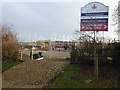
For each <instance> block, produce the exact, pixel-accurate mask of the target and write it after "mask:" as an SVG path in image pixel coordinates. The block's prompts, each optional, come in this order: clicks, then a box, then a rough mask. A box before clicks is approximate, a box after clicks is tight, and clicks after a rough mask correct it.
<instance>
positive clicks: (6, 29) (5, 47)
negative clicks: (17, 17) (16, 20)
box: [2, 25, 20, 61]
mask: <svg viewBox="0 0 120 90" xmlns="http://www.w3.org/2000/svg"><path fill="white" fill-rule="evenodd" d="M19 50H20V45H19V43H18V40H17V37H16V34H15V33H14V31H13V28H12V27H11V26H8V25H2V60H3V61H16V60H19Z"/></svg>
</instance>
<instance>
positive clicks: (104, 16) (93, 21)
mask: <svg viewBox="0 0 120 90" xmlns="http://www.w3.org/2000/svg"><path fill="white" fill-rule="evenodd" d="M80 29H81V31H94V30H95V31H108V6H105V5H104V4H102V3H99V2H91V3H89V4H87V5H85V6H84V7H82V8H81V26H80Z"/></svg>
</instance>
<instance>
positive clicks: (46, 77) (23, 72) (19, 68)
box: [2, 60, 69, 88]
mask: <svg viewBox="0 0 120 90" xmlns="http://www.w3.org/2000/svg"><path fill="white" fill-rule="evenodd" d="M68 64H69V61H65V60H56V61H55V60H40V61H36V60H29V61H25V62H23V63H21V64H19V65H16V66H14V67H12V68H10V69H9V70H7V71H5V72H4V73H3V74H2V87H3V88H44V87H47V86H48V85H49V84H50V83H51V82H52V81H53V80H54V79H55V78H56V77H57V76H58V74H60V73H61V72H62V71H63V70H64V69H65V67H66V66H67V65H68Z"/></svg>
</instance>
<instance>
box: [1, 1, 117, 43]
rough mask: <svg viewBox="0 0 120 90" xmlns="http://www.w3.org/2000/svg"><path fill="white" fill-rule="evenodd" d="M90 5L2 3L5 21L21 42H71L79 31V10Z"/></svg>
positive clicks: (78, 3) (75, 3)
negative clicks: (40, 40) (51, 39)
mask: <svg viewBox="0 0 120 90" xmlns="http://www.w3.org/2000/svg"><path fill="white" fill-rule="evenodd" d="M92 1H93V0H92ZM94 1H97V0H94ZM100 1H102V2H104V1H103V0H100ZM89 2H90V0H89V1H88V0H85V2H3V3H2V21H3V23H9V24H12V25H13V27H14V29H15V31H16V32H17V33H18V34H19V36H20V38H21V37H22V40H28V41H31V40H36V39H50V38H60V39H68V38H70V35H72V34H73V32H75V30H79V27H80V23H79V22H80V9H81V7H83V6H84V5H86V4H87V3H89ZM104 3H105V4H107V3H106V2H104ZM104 3H103V4H104ZM107 5H108V4H107ZM116 5H117V3H116ZM112 8H113V7H112ZM110 21H111V20H110ZM108 33H109V32H108ZM110 33H111V32H110ZM111 34H113V33H111Z"/></svg>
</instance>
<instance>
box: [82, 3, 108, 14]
mask: <svg viewBox="0 0 120 90" xmlns="http://www.w3.org/2000/svg"><path fill="white" fill-rule="evenodd" d="M108 2H109V1H108ZM81 12H82V13H97V12H108V6H105V5H104V4H102V3H100V2H91V3H89V4H87V5H85V6H84V7H82V8H81Z"/></svg>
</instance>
